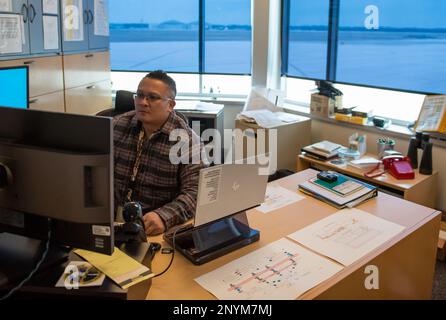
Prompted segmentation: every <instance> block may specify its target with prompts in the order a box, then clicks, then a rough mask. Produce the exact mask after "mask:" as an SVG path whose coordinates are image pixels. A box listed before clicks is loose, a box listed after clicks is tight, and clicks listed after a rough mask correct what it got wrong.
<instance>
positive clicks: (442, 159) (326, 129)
mask: <svg viewBox="0 0 446 320" xmlns="http://www.w3.org/2000/svg"><path fill="white" fill-rule="evenodd" d="M354 132H358V133H360V134H365V135H367V152H370V153H374V154H376V153H377V150H376V140H377V139H378V138H381V137H382V135H380V134H379V133H373V132H366V131H361V130H355V129H352V128H348V127H343V126H342V125H340V124H332V123H327V122H323V121H318V120H314V119H313V120H312V122H311V140H312V142H317V141H321V140H329V141H332V142H336V143H339V144H343V145H346V144H347V141H348V137H349V136H350V135H352V134H353V133H354ZM392 139H395V141H396V145H395V150H397V151H399V152H401V153H403V154H407V149H408V147H409V140H408V139H401V138H395V137H392ZM419 152H420V153H419V155H418V162H420V161H421V151H419ZM432 158H433V168H434V170H436V171H438V172H439V176H438V185H437V202H436V203H437V205H436V209H438V210H442V211H445V210H446V197H445V195H446V187H445V185H446V148H442V147H437V146H434V148H433V151H432Z"/></svg>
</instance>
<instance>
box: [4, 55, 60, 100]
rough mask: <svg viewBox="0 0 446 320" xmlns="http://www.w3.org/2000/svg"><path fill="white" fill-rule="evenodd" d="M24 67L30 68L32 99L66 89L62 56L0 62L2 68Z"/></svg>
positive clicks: (30, 92)
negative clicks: (64, 86)
mask: <svg viewBox="0 0 446 320" xmlns="http://www.w3.org/2000/svg"><path fill="white" fill-rule="evenodd" d="M23 65H27V66H28V67H29V96H30V97H36V96H40V95H44V94H48V93H52V92H56V91H60V90H63V89H64V88H63V71H62V57H61V56H54V57H43V58H28V59H17V60H7V61H0V67H12V66H23Z"/></svg>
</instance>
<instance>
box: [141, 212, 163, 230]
mask: <svg viewBox="0 0 446 320" xmlns="http://www.w3.org/2000/svg"><path fill="white" fill-rule="evenodd" d="M143 220H144V226H145V228H146V234H147V235H150V236H156V235H158V234H160V233H163V232H164V231H166V227H165V226H164V222H163V220H161V218H160V216H159V215H158V214H157V213H156V212H153V211H151V212H149V213H146V214H145V215H144V217H143Z"/></svg>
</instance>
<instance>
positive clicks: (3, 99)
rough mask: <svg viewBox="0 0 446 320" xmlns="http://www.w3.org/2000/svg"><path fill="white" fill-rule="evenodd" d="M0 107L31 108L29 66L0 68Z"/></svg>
mask: <svg viewBox="0 0 446 320" xmlns="http://www.w3.org/2000/svg"><path fill="white" fill-rule="evenodd" d="M0 107H10V108H19V109H28V108H29V70H28V66H18V67H6V68H0Z"/></svg>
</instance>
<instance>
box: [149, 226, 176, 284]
mask: <svg viewBox="0 0 446 320" xmlns="http://www.w3.org/2000/svg"><path fill="white" fill-rule="evenodd" d="M180 229H181V228H178V229H176V230H175V231H174V232H173V235H172V257H171V258H170V262H169V265H168V266H167V268H166V269H164V270H163V271H162V272H160V273H157V274H155V275H154V276H153V278H156V277H159V276H161V275H163V274H164V273H166V272H167V270H169V268H170V266H171V265H172V262H173V258H174V257H175V236H176V235H177V231H178V230H180Z"/></svg>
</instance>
